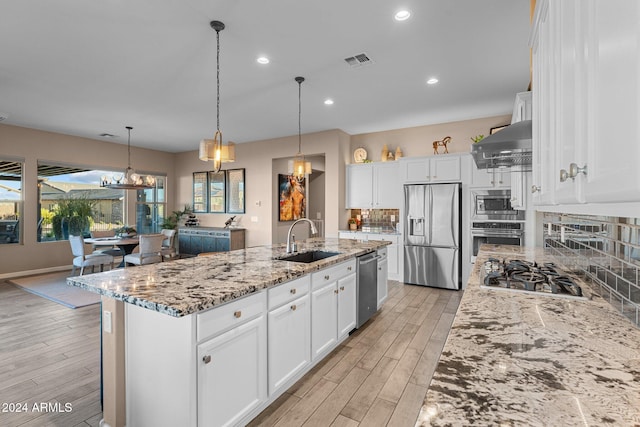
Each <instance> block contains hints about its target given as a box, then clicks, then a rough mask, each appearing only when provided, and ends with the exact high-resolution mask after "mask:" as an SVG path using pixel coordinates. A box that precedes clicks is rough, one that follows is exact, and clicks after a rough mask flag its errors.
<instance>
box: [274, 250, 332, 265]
mask: <svg viewBox="0 0 640 427" xmlns="http://www.w3.org/2000/svg"><path fill="white" fill-rule="evenodd" d="M336 255H340V252H327V251H309V252H301V253H297V254H292V255H285V256H281V257H279V258H277V259H278V260H279V261H291V262H304V263H307V264H308V263H310V262H314V261H319V260H321V259H325V258H331V257H332V256H336Z"/></svg>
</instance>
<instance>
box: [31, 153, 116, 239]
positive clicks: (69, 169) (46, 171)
mask: <svg viewBox="0 0 640 427" xmlns="http://www.w3.org/2000/svg"><path fill="white" fill-rule="evenodd" d="M112 174H114V171H104V170H93V169H90V168H85V167H82V166H74V165H64V164H58V163H45V162H38V202H39V206H38V241H41V242H45V241H53V240H67V239H68V238H69V234H81V235H83V236H85V237H89V236H90V233H91V231H93V230H110V229H115V228H118V227H121V226H122V225H123V224H124V220H125V217H124V215H125V212H124V198H125V192H124V190H113V189H109V188H102V187H100V177H101V176H104V175H112Z"/></svg>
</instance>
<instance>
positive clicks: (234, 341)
mask: <svg viewBox="0 0 640 427" xmlns="http://www.w3.org/2000/svg"><path fill="white" fill-rule="evenodd" d="M266 326H267V322H266V319H265V316H264V315H260V316H258V317H257V318H255V319H253V320H250V321H248V322H246V323H244V324H242V325H240V326H237V327H235V328H233V329H231V330H230V331H228V332H225V333H223V334H221V335H219V336H217V337H215V338H212V339H210V340H208V341H205V342H204V343H203V344H200V345H199V346H198V425H200V426H227V425H234V424H236V423H237V422H238V421H239V420H240V419H242V418H243V417H244V416H245V415H247V414H249V413H250V412H251V411H252V410H253V409H255V408H256V407H257V406H258V405H259V404H260V403H261V402H262V401H264V400H265V399H266V398H267V387H266V385H267V369H266V361H267V359H266V352H267V342H266V338H267V334H266ZM159 375H162V374H161V373H159Z"/></svg>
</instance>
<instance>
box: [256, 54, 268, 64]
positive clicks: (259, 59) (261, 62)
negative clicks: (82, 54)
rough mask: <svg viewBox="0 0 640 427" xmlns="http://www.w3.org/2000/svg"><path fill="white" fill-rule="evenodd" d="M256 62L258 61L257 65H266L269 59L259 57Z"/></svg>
mask: <svg viewBox="0 0 640 427" xmlns="http://www.w3.org/2000/svg"><path fill="white" fill-rule="evenodd" d="M256 61H258V64H268V63H269V58H267V57H266V56H261V57H259V58H258V59H256Z"/></svg>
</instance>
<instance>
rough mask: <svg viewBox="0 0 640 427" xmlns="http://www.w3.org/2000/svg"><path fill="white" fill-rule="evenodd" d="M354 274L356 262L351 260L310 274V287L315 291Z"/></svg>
mask: <svg viewBox="0 0 640 427" xmlns="http://www.w3.org/2000/svg"><path fill="white" fill-rule="evenodd" d="M355 272H356V260H355V259H352V260H349V261H346V262H343V263H341V264H338V265H334V266H332V267H328V268H325V269H324V270H321V271H318V272H317V273H313V274H311V287H312V288H313V290H316V289H318V288H320V287H322V286H323V285H325V284H327V283H329V282H333V281H336V280H338V279H339V278H341V277H344V276H346V275H348V274H352V273H355Z"/></svg>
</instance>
